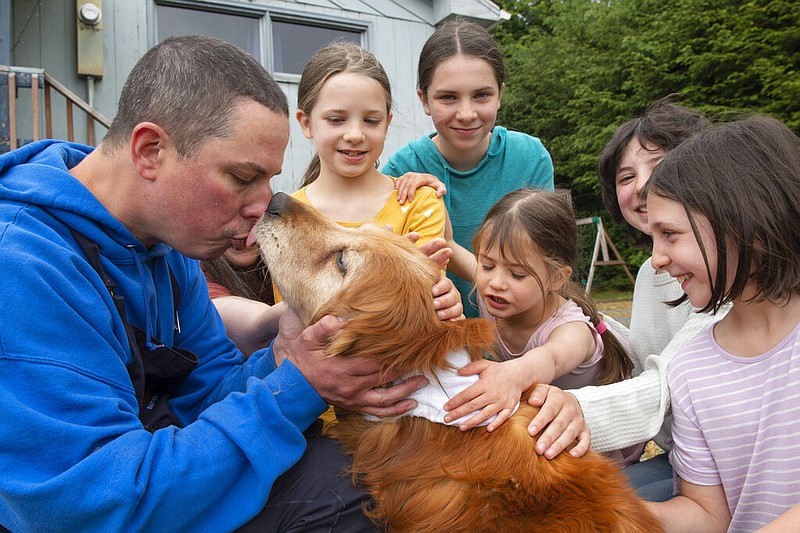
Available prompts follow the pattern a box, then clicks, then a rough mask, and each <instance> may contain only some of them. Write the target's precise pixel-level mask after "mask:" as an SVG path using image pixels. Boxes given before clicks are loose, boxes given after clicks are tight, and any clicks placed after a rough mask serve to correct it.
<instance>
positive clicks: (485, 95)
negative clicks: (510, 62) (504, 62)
mask: <svg viewBox="0 0 800 533" xmlns="http://www.w3.org/2000/svg"><path fill="white" fill-rule="evenodd" d="M502 90H503V87H502V86H500V87H498V85H497V79H496V78H495V72H494V70H493V69H492V66H491V65H490V64H489V63H488V62H487V61H486V60H485V59H483V58H479V57H474V56H466V55H455V56H453V57H451V58H449V59H447V60H445V61H443V62H442V63H440V64H439V66H437V67H436V70H435V71H434V73H433V77H432V78H431V82H430V84H429V85H428V87H427V94H426V95H424V96H423V94H422V92H421V91H418V95H419V98H420V100H421V101H422V107H423V109H424V110H425V113H426V114H428V115H430V117H431V119H432V120H433V124H434V126H435V127H436V133H437V136H436V137H434V143H435V144H436V146H437V148H439V151H440V152H441V153H442V155H443V156H444V158H445V159H447V161H448V162H450V164H451V165H454V166H458V163H459V162H461V161H462V160H469V161H470V163H471V162H473V160H475V161H474V162H475V163H477V162H478V161H480V159H482V158H483V156H484V154H485V153H486V150H487V149H488V148H489V139H490V136H491V133H492V128H493V127H494V123H495V120H496V119H497V110H498V109H500V95H501V93H502ZM459 170H469V169H466V168H464V169H459Z"/></svg>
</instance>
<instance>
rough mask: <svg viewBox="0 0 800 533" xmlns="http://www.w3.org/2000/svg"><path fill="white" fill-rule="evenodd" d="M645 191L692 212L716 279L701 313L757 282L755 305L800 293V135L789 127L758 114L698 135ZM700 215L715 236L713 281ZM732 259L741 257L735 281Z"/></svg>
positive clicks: (664, 165) (666, 161) (659, 169)
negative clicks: (730, 273) (731, 273)
mask: <svg viewBox="0 0 800 533" xmlns="http://www.w3.org/2000/svg"><path fill="white" fill-rule="evenodd" d="M645 190H646V192H647V194H652V195H656V196H660V197H663V198H666V199H669V200H674V201H676V202H679V203H681V204H682V205H683V207H684V209H685V211H686V215H687V217H688V219H689V223H690V224H691V227H692V231H693V232H694V236H695V239H696V240H697V243H698V245H699V246H700V250H701V252H702V254H703V258H704V260H705V264H706V271H707V274H708V276H709V280H712V281H711V299H710V300H709V302H708V304H707V305H706V306H705V307H704V308H703V309H701V312H708V311H712V312H716V311H717V310H719V308H720V307H721V306H722V305H724V304H726V303H728V302H732V301H734V300H737V299H739V298H741V297H742V295H743V293H744V290H745V287H747V286H748V285H750V284H751V283H752V284H754V285H755V287H756V291H755V292H754V294H753V296H752V297H750V301H754V302H759V301H774V302H786V301H788V299H789V298H791V297H796V296H797V293H798V292H800V138H798V137H797V135H795V134H794V133H793V132H792V131H791V130H790V129H789V128H788V127H787V126H786V125H785V124H783V123H782V122H780V121H778V120H776V119H774V118H770V117H767V116H763V115H752V116H749V117H745V118H742V119H739V120H734V121H731V122H727V123H724V124H720V125H718V126H716V127H714V128H713V129H711V130H709V131H706V132H703V133H699V134H697V135H695V136H694V137H692V138H691V139H690V140H688V141H686V142H685V143H684V144H682V145H681V146H679V147H678V148H676V149H675V150H673V151H672V152H670V153H669V154H667V156H666V157H665V158H664V160H663V161H662V162H661V163H660V164H659V165H658V166H657V167H656V169H655V170H654V171H653V175H652V176H651V177H650V181H649V182H648V184H647V186H646V187H645ZM698 215H702V216H704V217H706V218H707V219H708V221H709V223H710V225H711V229H712V230H713V232H714V240H715V244H716V247H717V257H716V263H717V269H716V270H717V272H716V276H714V278H713V279H712V277H711V268H710V265H709V260H708V256H707V252H706V249H705V247H704V246H703V242H702V240H701V239H700V236H699V234H698V230H697V221H696V217H697V216H698ZM730 257H737V263H736V273H735V274H734V276H733V279H728V275H727V268H726V267H725V266H726V265H727V264H728V259H729V258H730ZM685 300H686V295H684V296H683V297H682V298H680V299H678V300H675V301H674V302H671V303H672V304H674V305H677V304H679V303H681V302H683V301H685Z"/></svg>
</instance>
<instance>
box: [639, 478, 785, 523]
mask: <svg viewBox="0 0 800 533" xmlns="http://www.w3.org/2000/svg"><path fill="white" fill-rule="evenodd" d="M680 492H681V494H680V496H675V497H674V498H672V499H671V500H667V501H665V502H659V503H653V502H648V503H647V504H646V505H647V506H648V508H649V509H650V511H652V512H653V514H655V515H656V517H657V518H658V519H659V520H660V521H661V524H662V525H663V526H664V532H665V533H673V532H674V533H678V532H688V531H691V532H692V533H714V532H720V533H724V532H725V531H727V530H728V526H729V525H730V523H731V513H730V511H729V510H728V500H727V499H726V498H725V491H724V490H723V488H722V485H707V486H704V485H695V484H694V483H689V482H688V481H684V480H683V479H681V491H680ZM784 531H785V530H784Z"/></svg>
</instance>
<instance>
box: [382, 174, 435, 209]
mask: <svg viewBox="0 0 800 533" xmlns="http://www.w3.org/2000/svg"><path fill="white" fill-rule="evenodd" d="M425 186H427V187H431V188H432V189H434V190H435V191H436V197H437V198H441V197H442V196H444V195H445V194H446V193H447V188H446V187H445V186H444V183H442V182H441V181H439V178H437V177H436V176H434V175H433V174H422V173H419V172H406V173H405V174H403V175H402V176H400V177H399V178H397V180H395V182H394V188H395V189H397V201H398V202H400V205H403V204H405V203H406V202H411V201H413V200H414V194H416V192H417V189H419V188H420V187H425Z"/></svg>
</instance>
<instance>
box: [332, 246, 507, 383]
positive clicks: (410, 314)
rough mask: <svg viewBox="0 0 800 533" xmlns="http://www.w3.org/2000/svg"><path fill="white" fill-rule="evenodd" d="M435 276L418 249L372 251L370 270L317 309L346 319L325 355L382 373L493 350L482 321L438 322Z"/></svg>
mask: <svg viewBox="0 0 800 533" xmlns="http://www.w3.org/2000/svg"><path fill="white" fill-rule="evenodd" d="M373 244H374V243H373ZM439 276H440V272H439V271H438V270H437V269H436V267H435V266H434V265H433V264H432V263H431V262H430V260H428V258H426V257H425V256H424V255H422V254H421V253H420V252H419V251H418V250H413V251H406V252H405V253H403V254H401V255H398V253H397V250H396V249H394V248H391V247H390V248H384V249H382V250H377V251H376V252H375V254H374V256H372V257H371V260H370V268H369V269H368V270H365V271H361V272H360V273H359V276H358V278H357V279H354V280H353V281H352V282H351V283H350V284H348V286H347V288H346V289H345V290H344V291H343V293H341V294H340V295H339V296H338V297H337V298H336V301H335V302H332V303H331V304H330V306H328V307H327V308H326V309H325V310H324V311H323V314H335V315H338V316H344V317H347V318H348V323H347V325H346V326H345V327H344V329H343V330H341V331H340V332H339V333H337V334H336V335H335V336H334V339H333V340H332V342H331V344H330V345H329V346H328V353H329V354H331V355H358V356H362V357H368V358H371V359H373V360H376V361H379V362H380V363H381V364H382V365H383V367H384V369H385V370H387V371H389V370H398V371H401V372H402V371H406V370H411V369H419V370H431V369H432V368H434V367H441V366H443V365H445V364H446V362H445V357H446V356H447V354H448V353H449V352H451V351H453V350H455V349H459V348H467V349H469V350H470V352H471V355H472V357H473V359H478V358H480V357H481V356H482V355H483V352H484V351H488V350H491V349H493V346H494V340H495V333H494V326H493V325H492V324H491V323H489V322H488V321H483V320H469V321H465V320H462V321H456V322H442V321H441V320H439V318H438V316H437V315H436V311H435V309H434V307H433V292H432V289H433V285H434V284H435V283H436V282H437V281H438V279H439Z"/></svg>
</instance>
